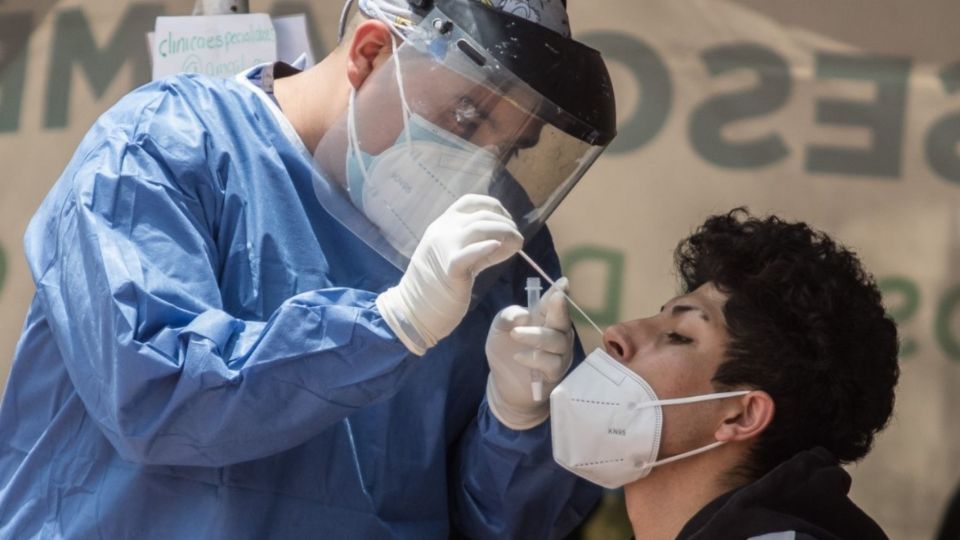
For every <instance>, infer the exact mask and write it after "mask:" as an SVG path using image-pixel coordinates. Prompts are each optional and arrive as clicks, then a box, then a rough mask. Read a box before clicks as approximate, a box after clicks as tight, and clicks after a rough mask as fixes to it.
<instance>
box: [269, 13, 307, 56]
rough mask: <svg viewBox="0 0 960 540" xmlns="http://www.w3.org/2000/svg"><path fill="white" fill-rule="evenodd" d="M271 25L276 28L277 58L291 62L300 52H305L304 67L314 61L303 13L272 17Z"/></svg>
mask: <svg viewBox="0 0 960 540" xmlns="http://www.w3.org/2000/svg"><path fill="white" fill-rule="evenodd" d="M273 27H274V28H275V29H276V30H277V60H280V61H283V62H286V63H288V64H292V63H293V62H294V61H295V60H296V59H297V58H299V57H300V55H301V54H306V55H307V61H306V64H304V66H303V68H304V69H306V68H309V67H310V66H312V65H313V64H314V63H315V62H316V60H315V59H314V58H313V49H312V48H311V47H310V36H309V34H307V18H306V17H305V16H304V15H303V14H300V15H287V16H284V17H274V19H273Z"/></svg>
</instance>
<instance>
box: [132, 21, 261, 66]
mask: <svg viewBox="0 0 960 540" xmlns="http://www.w3.org/2000/svg"><path fill="white" fill-rule="evenodd" d="M151 52H152V55H151V56H152V57H153V79H154V80H156V79H159V78H162V77H166V76H167V75H173V74H175V73H184V72H187V73H202V74H204V75H211V76H215V77H229V76H233V75H235V74H237V73H239V72H241V71H243V70H244V69H247V68H249V67H252V66H255V65H257V64H261V63H263V62H273V61H276V59H277V32H276V30H275V29H274V26H273V22H272V21H271V20H270V16H269V15H267V14H265V13H252V14H249V15H209V16H199V17H157V25H156V29H155V31H154V34H153V37H152V39H151Z"/></svg>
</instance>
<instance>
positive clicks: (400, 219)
mask: <svg viewBox="0 0 960 540" xmlns="http://www.w3.org/2000/svg"><path fill="white" fill-rule="evenodd" d="M348 114H349V115H350V116H349V118H348V119H347V122H348V127H347V129H348V132H349V135H350V137H349V140H348V145H349V146H348V147H349V155H348V156H347V191H348V192H349V194H350V200H351V201H352V202H353V204H354V206H356V207H357V208H358V209H359V210H360V211H361V212H363V214H364V215H365V216H366V217H367V219H369V220H370V222H371V223H373V224H374V225H376V226H377V228H378V229H379V230H380V233H381V234H382V235H383V237H384V238H385V239H386V240H387V242H389V243H390V245H391V246H393V248H394V249H396V250H397V252H399V253H401V254H402V255H403V256H405V257H408V258H409V257H410V256H412V255H413V252H414V250H415V249H416V247H417V244H418V243H419V242H420V239H421V238H422V237H423V232H424V231H425V230H426V229H427V226H428V225H430V223H432V222H433V220H435V219H436V218H437V217H439V216H440V214H442V213H443V212H444V211H445V210H446V209H447V208H449V207H450V205H451V204H453V203H454V202H455V201H456V200H457V199H459V198H460V197H461V196H463V195H466V194H467V193H486V192H487V190H488V189H489V186H490V183H491V180H492V178H493V173H494V171H495V170H497V168H498V163H499V162H498V158H497V156H496V155H494V154H493V153H492V152H490V151H488V150H485V149H483V148H480V147H478V146H476V145H474V144H471V143H469V142H467V141H465V140H463V139H461V138H460V137H457V136H456V135H453V134H452V133H449V132H447V131H445V130H443V129H441V128H439V127H436V126H434V125H433V124H431V123H430V122H429V121H428V120H426V119H425V118H423V117H422V116H420V115H417V114H412V113H409V116H406V117H405V121H404V131H403V133H401V134H400V136H399V137H398V138H397V141H396V142H395V143H394V144H393V146H391V147H390V148H387V149H386V150H384V151H383V152H382V153H381V154H380V155H378V156H373V157H371V156H369V155H368V154H366V153H365V152H363V151H362V150H361V149H360V146H359V144H358V143H357V141H356V137H355V135H356V131H355V129H356V128H355V127H353V124H354V122H355V120H354V114H355V113H354V94H351V96H350V104H349V111H348Z"/></svg>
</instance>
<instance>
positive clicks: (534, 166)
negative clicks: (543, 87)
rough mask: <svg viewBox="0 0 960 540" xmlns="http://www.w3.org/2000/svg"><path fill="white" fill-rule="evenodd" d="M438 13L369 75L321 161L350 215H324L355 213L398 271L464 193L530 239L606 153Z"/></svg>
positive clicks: (334, 208) (357, 228) (353, 224)
mask: <svg viewBox="0 0 960 540" xmlns="http://www.w3.org/2000/svg"><path fill="white" fill-rule="evenodd" d="M435 14H438V12H437V11H436V10H435V11H434V12H433V13H432V14H430V15H428V16H427V17H426V18H425V19H424V22H423V23H422V24H421V25H420V26H418V27H415V28H411V29H409V31H408V35H407V36H406V37H405V39H404V40H403V41H402V44H401V45H400V47H399V48H398V49H397V50H396V52H395V53H394V54H393V55H391V57H390V58H389V59H388V60H387V61H386V62H385V63H384V64H383V65H382V66H380V67H378V68H376V69H375V70H374V72H373V73H372V74H371V75H370V76H369V77H367V79H366V80H365V81H364V82H363V84H362V85H361V87H360V88H359V89H358V90H357V91H356V94H355V96H351V106H350V108H349V109H348V110H347V112H346V114H344V115H343V117H341V118H340V119H338V121H337V122H336V123H335V125H334V126H333V127H332V128H331V129H330V130H328V132H327V134H326V135H325V136H324V137H323V139H321V141H320V144H319V145H318V147H317V149H316V153H315V157H316V161H317V164H318V166H319V167H320V169H321V172H322V173H323V176H324V177H325V179H326V180H327V181H328V182H330V183H331V184H334V185H335V186H336V187H338V188H339V189H340V190H341V194H343V195H345V196H346V198H347V199H348V200H349V201H350V202H351V204H352V206H353V207H354V208H353V209H350V210H344V209H339V210H338V205H337V204H325V206H326V207H327V209H328V210H330V211H331V213H333V214H334V215H336V216H337V217H338V218H340V217H341V215H342V214H344V213H345V212H350V211H352V212H356V210H359V211H360V213H361V214H363V216H364V217H365V218H366V221H367V222H368V223H358V221H357V220H356V219H341V222H344V223H345V224H347V225H348V226H349V227H350V228H351V230H353V232H355V233H356V234H357V235H358V236H360V237H361V238H362V239H363V240H364V241H365V242H366V243H368V244H369V245H371V246H372V247H374V249H376V250H377V251H378V252H379V253H380V254H381V255H383V256H384V257H386V258H387V259H388V260H389V261H390V262H392V263H393V264H395V265H396V266H397V267H399V268H401V269H403V268H406V265H407V263H408V262H409V257H410V256H411V255H412V253H413V249H414V248H415V247H416V245H417V243H418V242H419V240H420V238H421V237H422V235H423V232H424V230H425V229H426V227H427V225H429V224H430V223H431V222H432V221H433V220H434V219H436V218H437V217H438V216H439V215H440V214H442V213H443V212H444V211H445V210H446V209H447V208H448V207H449V206H450V204H452V203H453V202H454V201H456V200H457V199H458V198H459V197H461V196H462V195H465V194H467V193H478V194H486V195H491V196H494V197H496V198H497V199H499V200H500V202H501V203H502V204H503V205H504V207H505V208H506V209H507V210H508V211H509V212H510V214H511V215H512V216H513V218H514V220H515V221H516V222H517V225H518V227H519V229H520V232H521V234H523V236H524V238H525V239H530V238H531V237H532V236H533V235H534V234H535V233H536V232H537V231H538V230H539V229H540V227H542V226H543V224H544V222H545V221H546V219H547V218H548V217H549V216H550V214H551V213H552V212H553V211H554V210H555V209H556V207H557V206H558V205H559V203H560V201H561V200H562V199H563V198H564V197H565V196H566V195H567V193H569V191H570V190H571V189H572V188H573V186H574V185H575V184H576V183H577V181H578V180H579V179H580V178H581V177H582V176H583V174H584V173H585V172H586V171H587V169H588V168H589V167H590V166H591V165H592V164H593V162H594V161H595V160H596V158H597V157H598V156H599V155H600V153H601V152H602V151H603V147H602V146H598V145H595V144H591V143H590V142H587V140H589V139H590V137H589V133H590V132H591V129H590V126H585V125H583V124H582V122H580V121H579V120H577V119H576V118H574V117H572V116H571V115H569V114H568V113H566V112H565V111H564V110H562V109H560V108H559V107H557V106H555V105H553V104H552V103H551V102H549V101H548V100H546V99H545V98H543V97H542V96H541V95H540V94H539V93H537V92H535V91H533V90H532V89H531V88H530V87H529V86H528V85H526V84H525V83H524V82H523V80H522V79H521V78H519V77H517V76H515V75H514V74H513V73H510V72H509V71H507V70H506V69H504V68H503V67H502V66H501V65H500V64H498V63H497V62H496V60H494V59H493V58H492V57H491V56H490V55H489V54H487V53H486V52H485V50H484V49H483V48H482V47H481V46H480V45H478V44H477V43H475V42H474V41H473V40H472V38H470V36H468V35H467V34H466V33H464V32H463V31H461V30H460V29H459V28H457V27H456V26H455V25H453V24H452V23H451V22H449V21H446V20H445V19H443V18H442V16H435ZM440 15H442V14H440ZM399 41H400V40H399V38H398V42H399ZM571 133H576V134H577V135H578V136H574V135H572V134H571ZM584 134H587V136H584ZM585 139H586V140H585ZM318 194H319V192H318ZM328 200H329V199H328ZM321 201H322V202H324V197H321ZM361 221H362V220H361Z"/></svg>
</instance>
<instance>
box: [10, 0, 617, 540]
mask: <svg viewBox="0 0 960 540" xmlns="http://www.w3.org/2000/svg"><path fill="white" fill-rule="evenodd" d="M359 8H360V11H361V12H362V13H363V14H362V15H356V16H354V17H352V18H350V17H348V18H347V20H349V24H347V25H345V26H346V28H347V32H346V35H345V36H344V38H343V40H342V42H341V45H340V46H339V47H338V48H337V49H336V50H335V51H334V52H332V53H331V54H330V55H329V56H328V57H326V58H325V59H324V60H323V61H322V62H321V63H320V64H318V65H317V66H315V67H313V68H311V69H310V70H307V71H304V72H297V70H296V69H294V68H292V67H290V66H287V65H284V64H275V65H267V66H260V67H258V68H255V69H253V70H250V71H249V72H247V73H245V74H243V75H242V76H240V77H238V78H236V79H227V80H219V79H209V78H204V77H199V76H178V77H172V78H168V79H165V80H162V81H158V82H155V83H152V84H149V85H147V86H145V87H143V88H141V89H139V90H137V91H135V92H133V93H132V94H130V95H128V96H127V97H125V98H123V99H122V100H121V101H120V102H119V103H118V104H117V105H116V106H114V107H113V108H112V109H110V110H109V111H108V112H107V113H105V114H104V115H103V116H102V117H101V118H100V119H99V120H98V121H97V122H96V124H95V125H94V126H93V128H92V129H91V131H90V133H89V134H88V135H87V136H86V137H85V139H84V140H83V142H82V143H81V145H80V147H79V148H78V150H77V151H76V153H75V155H74V157H73V159H72V160H71V161H70V163H69V164H68V166H67V168H66V170H65V171H64V173H63V175H62V176H61V178H60V179H59V181H58V182H57V183H56V185H55V186H54V187H53V189H52V190H51V192H50V194H49V195H48V196H47V198H46V199H45V200H44V202H43V203H42V205H41V207H40V209H39V210H38V212H37V214H36V215H35V216H34V218H33V219H32V221H31V223H30V225H29V228H28V230H27V233H26V237H25V249H26V256H27V259H28V262H29V265H30V270H31V272H32V275H33V278H34V280H35V283H36V287H37V293H36V296H35V297H34V300H33V303H32V305H31V307H30V311H29V313H28V315H27V320H26V324H25V327H24V330H23V335H22V337H21V339H20V342H19V345H18V347H17V351H16V357H15V359H14V363H13V368H12V372H11V373H10V377H9V383H8V387H7V391H6V394H5V396H4V400H3V404H2V408H0V538H17V539H22V538H100V539H102V538H109V539H119V538H138V539H141V538H164V539H170V538H176V539H184V538H204V539H209V538H231V539H235V538H317V537H320V538H417V539H421V538H446V537H448V535H449V534H452V533H453V534H456V533H462V534H464V535H467V536H470V537H473V538H545V537H561V536H563V535H565V534H566V533H567V532H568V531H570V530H571V529H572V528H573V527H574V526H575V525H576V524H577V523H578V522H579V521H580V520H581V519H582V518H583V517H584V515H585V513H586V512H587V511H588V510H589V509H590V507H591V506H592V505H593V503H594V502H595V500H596V498H597V496H598V492H597V490H596V488H594V487H590V486H589V485H588V484H587V483H586V482H584V481H582V480H579V479H578V478H577V477H576V476H574V475H572V474H569V473H568V472H566V471H564V470H563V469H561V468H560V467H559V466H557V465H555V464H554V462H553V460H552V457H551V453H550V434H549V422H545V420H546V418H547V414H548V411H547V403H546V402H545V401H536V400H535V399H533V397H532V396H531V395H530V392H529V390H530V378H531V376H532V375H531V369H530V367H529V366H533V367H539V368H542V369H541V371H542V372H543V373H544V376H545V382H544V386H545V388H544V394H548V393H549V391H550V389H551V388H552V385H553V384H554V383H555V382H556V381H557V380H558V379H559V377H560V376H561V375H562V374H563V372H564V371H565V370H566V369H567V367H568V366H569V365H570V363H571V357H572V356H573V355H574V353H573V349H574V346H573V342H574V339H573V331H572V328H571V327H570V324H569V317H568V316H567V315H566V313H565V311H564V309H563V304H562V302H558V301H556V300H553V301H551V300H550V298H551V297H552V298H555V299H557V300H559V295H557V294H556V291H557V289H554V291H553V292H552V293H550V292H548V295H547V297H546V298H545V299H544V301H543V302H542V303H541V306H543V308H542V310H541V312H540V316H541V317H542V319H541V325H540V326H538V325H537V324H535V323H534V321H533V319H532V318H531V317H526V318H524V317H519V318H516V319H512V320H506V321H504V320H501V321H498V324H499V325H500V326H498V328H500V329H515V330H516V331H515V332H514V331H505V332H500V333H499V334H498V335H499V336H500V338H499V341H498V340H494V347H493V348H492V349H491V350H492V351H494V353H495V354H493V355H491V358H490V359H489V363H490V365H488V360H487V359H485V358H484V343H485V339H486V336H487V334H488V330H489V329H490V327H491V322H492V320H493V318H494V314H496V313H498V312H499V311H501V310H502V309H503V308H505V307H507V306H509V305H511V304H521V303H522V299H523V298H524V290H523V284H524V280H525V279H526V278H527V277H529V276H530V275H532V272H531V271H530V270H529V268H528V267H527V266H526V265H525V263H524V262H523V261H520V260H519V259H518V258H517V257H513V255H514V254H515V253H516V252H517V250H518V249H520V247H521V245H523V249H524V251H525V252H526V253H528V254H529V255H530V256H532V258H533V259H534V260H536V261H537V262H538V263H539V264H540V265H542V266H544V267H545V268H546V269H547V271H548V272H550V273H552V274H553V277H555V278H556V277H558V273H559V268H558V262H557V257H556V254H555V252H554V248H553V246H552V244H551V239H550V236H549V234H548V233H547V231H546V229H545V228H543V227H542V225H543V222H544V220H545V219H546V218H547V216H548V215H549V214H550V213H551V212H552V211H553V209H554V208H556V206H557V204H559V202H560V200H561V199H562V198H563V197H564V195H566V193H567V192H568V191H569V190H570V189H571V188H572V187H573V185H574V184H575V183H576V182H577V181H578V180H579V178H580V177H581V176H582V175H583V173H584V172H585V171H586V170H587V168H589V166H590V165H591V163H592V162H593V160H594V159H596V157H597V156H598V155H599V153H600V152H601V151H602V149H603V147H604V146H605V145H606V144H607V143H609V141H610V139H611V138H612V136H613V133H614V110H613V107H614V106H613V96H612V93H611V91H610V84H609V78H608V77H607V73H606V70H605V68H604V65H603V62H602V60H601V59H600V57H599V55H598V54H597V53H596V51H593V50H592V49H589V48H587V47H585V46H583V45H581V44H579V43H577V42H575V41H573V40H571V39H570V38H569V37H568V36H569V34H568V33H569V30H568V28H567V26H566V17H565V11H564V7H563V5H562V4H561V3H560V2H559V1H555V0H530V1H529V2H521V1H517V0H510V1H502V0H493V1H490V0H487V1H484V2H478V1H474V0H437V1H436V2H428V1H423V0H418V1H411V2H410V3H407V2H406V1H404V0H361V1H360V2H359ZM504 351H510V352H509V354H508V353H504ZM521 364H522V365H521ZM491 366H492V367H493V369H492V370H491ZM491 373H492V375H490V374H491Z"/></svg>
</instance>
